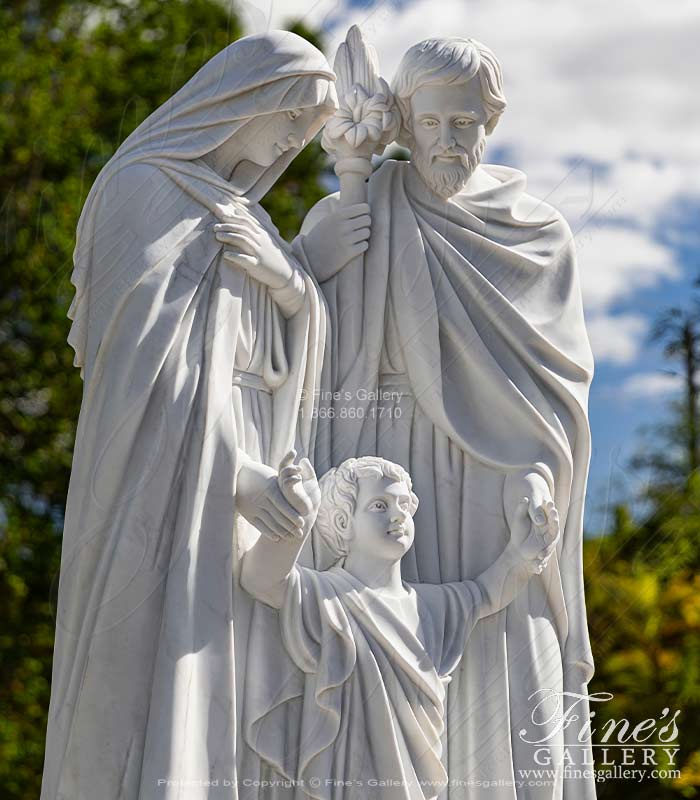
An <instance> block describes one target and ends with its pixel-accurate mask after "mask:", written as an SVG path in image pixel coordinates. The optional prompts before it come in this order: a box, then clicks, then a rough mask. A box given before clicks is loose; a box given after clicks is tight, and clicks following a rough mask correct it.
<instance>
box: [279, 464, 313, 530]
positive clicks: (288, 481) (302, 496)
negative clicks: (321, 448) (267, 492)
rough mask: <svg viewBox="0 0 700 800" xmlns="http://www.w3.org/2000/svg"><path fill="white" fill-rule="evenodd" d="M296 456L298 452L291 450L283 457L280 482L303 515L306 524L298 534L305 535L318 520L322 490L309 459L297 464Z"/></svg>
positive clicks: (285, 493)
mask: <svg viewBox="0 0 700 800" xmlns="http://www.w3.org/2000/svg"><path fill="white" fill-rule="evenodd" d="M295 458H296V453H295V452H294V450H290V451H289V453H287V455H286V456H285V457H284V458H283V459H282V462H281V463H280V469H279V476H278V482H279V487H280V489H281V491H282V495H283V496H284V498H285V499H286V500H287V502H288V503H289V504H290V505H291V506H293V508H294V509H295V510H296V511H298V512H299V514H301V516H302V517H303V520H304V524H303V526H302V528H301V530H300V531H299V534H298V535H300V536H305V535H306V534H307V533H308V532H309V531H310V530H311V527H312V525H313V524H314V522H315V521H316V515H317V514H318V507H319V505H320V504H321V490H320V489H319V486H318V481H317V480H316V473H315V472H314V468H313V467H312V466H311V462H310V461H309V459H308V458H302V459H301V461H300V462H299V463H298V464H295V463H294V459H295Z"/></svg>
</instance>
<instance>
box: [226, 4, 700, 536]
mask: <svg viewBox="0 0 700 800" xmlns="http://www.w3.org/2000/svg"><path fill="white" fill-rule="evenodd" d="M236 7H237V9H239V11H240V10H241V8H242V11H243V15H244V19H245V24H246V25H247V27H248V30H249V32H258V31H262V30H265V29H267V28H276V27H277V28H283V27H285V23H287V22H288V21H289V20H290V19H302V20H303V21H304V22H305V23H306V24H308V25H311V26H315V27H317V28H320V29H322V30H323V32H324V35H325V41H326V54H327V55H328V57H329V60H330V61H331V63H332V59H333V56H334V54H335V50H336V48H337V45H338V43H339V42H340V41H342V40H343V39H344V37H345V33H346V31H347V28H348V27H349V26H350V25H351V24H358V25H359V26H360V28H361V30H362V33H363V35H364V38H365V39H366V40H367V41H368V42H370V43H371V44H373V45H374V46H375V48H376V49H377V52H378V54H379V61H380V68H381V73H382V74H383V75H384V77H386V78H387V79H388V80H389V79H390V78H391V77H392V76H393V74H394V70H395V69H396V67H397V65H398V63H399V61H400V59H401V56H402V55H403V53H404V52H405V51H406V50H407V49H408V48H409V47H410V46H411V45H413V44H415V43H416V42H418V41H420V40H421V39H425V38H428V37H431V36H449V35H460V36H465V37H471V38H475V39H478V40H480V41H482V42H483V43H484V44H487V45H488V46H489V47H490V48H491V49H492V50H493V51H494V52H495V53H496V55H497V57H498V58H499V60H500V61H501V64H502V67H503V73H504V87H505V93H506V99H507V101H508V107H507V109H506V112H505V114H504V116H503V117H502V118H501V121H500V122H499V124H498V127H497V128H496V130H495V132H494V134H493V135H492V136H491V137H490V140H489V144H488V147H487V151H486V155H485V159H484V160H485V161H487V162H492V163H502V164H507V165H509V166H513V167H516V168H518V169H521V170H523V171H524V172H525V173H526V175H527V176H528V191H529V192H530V193H531V194H533V195H535V196H536V197H539V198H543V199H546V200H547V201H548V202H550V203H551V204H552V205H554V206H555V207H556V208H558V209H559V210H560V211H561V212H562V213H563V214H564V216H565V217H566V219H567V220H568V222H569V224H570V225H571V228H572V230H573V232H574V234H575V241H576V248H577V252H578V263H579V270H580V274H581V281H582V287H583V295H584V308H585V313H586V320H587V326H588V331H589V336H590V339H591V344H592V347H593V352H594V355H595V359H596V376H595V379H594V383H593V387H592V391H591V401H590V420H591V428H592V434H593V456H592V462H591V472H590V480H589V493H588V500H587V527H588V529H589V530H591V531H593V530H600V529H602V528H605V526H606V524H607V519H608V516H607V514H608V512H609V508H610V505H611V503H612V502H614V501H617V500H620V499H625V497H627V496H628V495H629V494H630V493H632V492H633V491H634V486H635V479H634V478H633V476H632V474H631V473H630V470H629V468H628V461H629V458H630V456H631V455H632V454H633V453H634V452H635V451H636V449H638V447H639V445H640V436H639V433H638V431H639V429H640V428H641V427H642V426H644V425H648V424H653V422H654V421H656V420H659V419H662V418H663V416H664V414H665V413H666V406H667V404H668V402H669V400H670V399H672V398H673V397H674V396H678V392H679V388H680V384H679V377H678V376H677V375H673V374H670V370H672V369H673V365H671V364H669V363H668V362H666V361H665V360H664V359H663V357H662V354H661V349H660V347H659V345H653V344H650V343H649V341H648V332H649V327H650V323H651V321H652V320H653V319H654V318H655V316H656V315H657V314H658V313H659V312H660V311H661V310H663V309H665V308H666V307H668V306H671V305H678V304H683V303H686V302H687V301H688V297H689V295H690V292H691V287H692V283H693V280H694V279H695V278H696V277H697V276H699V275H700V225H699V224H698V223H699V222H700V93H699V92H698V90H697V85H696V82H697V79H698V77H700V3H698V2H696V0H665V2H643V1H642V0H556V2H555V1H554V0H508V1H506V0H403V2H382V0H378V1H377V2H366V0H365V1H364V2H361V3H358V2H355V1H354V0H340V1H338V0H241V1H240V2H238V3H237V4H236Z"/></svg>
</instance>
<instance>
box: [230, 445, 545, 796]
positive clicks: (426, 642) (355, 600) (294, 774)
mask: <svg viewBox="0 0 700 800" xmlns="http://www.w3.org/2000/svg"><path fill="white" fill-rule="evenodd" d="M280 481H281V485H282V486H283V487H284V486H285V484H287V485H288V486H289V489H288V490H286V491H285V493H288V492H289V491H292V490H294V489H297V488H300V486H301V483H302V482H303V485H304V488H305V490H307V496H308V498H309V502H310V504H312V505H313V506H317V504H318V502H319V500H320V508H319V511H318V518H317V521H316V525H315V528H314V533H315V535H316V536H317V537H319V538H320V539H322V540H323V541H324V543H325V546H326V547H327V548H328V550H329V551H330V552H332V553H333V556H334V557H335V563H334V564H333V565H332V566H331V567H330V568H329V569H328V570H326V571H323V572H319V571H316V570H314V569H309V568H306V567H302V566H298V565H297V563H296V561H297V558H298V555H299V553H300V550H301V547H302V545H303V539H301V538H300V537H298V536H282V537H281V538H279V539H278V540H277V541H273V540H272V539H270V538H268V537H264V536H262V537H260V538H259V539H258V540H257V542H256V543H255V544H254V545H253V546H252V547H251V548H250V549H249V550H248V551H247V552H246V554H245V555H244V557H243V563H242V568H241V585H242V586H243V587H244V588H245V589H246V590H247V591H248V592H250V593H251V595H253V596H254V597H255V598H256V599H258V600H259V601H260V602H263V603H266V604H268V605H270V606H272V607H274V608H278V609H280V630H281V637H282V642H283V647H284V650H285V651H286V654H287V655H288V658H287V659H286V660H285V658H284V655H283V654H281V653H280V655H279V656H278V657H277V658H274V659H269V658H259V659H258V668H256V669H255V670H250V671H249V673H248V676H247V685H246V719H245V735H246V738H247V740H248V741H249V743H250V745H251V746H252V747H253V748H254V749H255V750H256V751H257V752H258V753H259V754H260V756H261V758H263V759H265V760H266V761H268V762H269V763H270V764H271V765H273V766H274V768H275V771H276V772H277V774H278V775H279V776H284V777H286V778H287V779H289V780H290V781H295V782H296V783H297V784H298V785H299V786H300V787H301V788H302V792H303V795H304V797H309V798H317V800H331V799H332V798H334V799H335V800H341V799H342V798H359V797H373V798H382V800H389V798H391V800H429V799H430V798H436V797H437V796H438V794H439V793H440V791H441V790H442V788H443V787H444V786H445V785H446V783H447V779H448V775H447V773H446V771H445V768H444V765H443V762H442V758H441V756H442V735H443V730H444V718H445V704H446V685H447V684H448V683H449V681H450V676H451V674H452V673H453V672H454V670H455V669H456V668H457V665H458V664H459V662H460V660H461V658H462V655H463V653H464V649H465V644H466V641H467V639H468V637H469V635H470V633H471V631H472V629H473V628H474V625H475V624H476V622H477V621H478V620H479V619H482V618H484V617H486V616H488V615H491V614H493V613H495V612H496V611H498V610H499V609H502V608H504V607H505V606H506V605H507V604H508V603H510V602H511V601H512V599H513V598H514V596H515V595H516V594H517V592H518V591H519V590H520V589H521V588H522V587H523V586H524V585H525V583H526V582H527V580H528V578H529V577H530V575H532V574H535V573H541V572H542V570H543V569H544V567H545V566H546V564H547V562H548V560H549V558H550V557H551V555H552V553H553V551H554V548H555V546H556V541H557V538H558V535H559V523H558V516H557V511H556V509H555V508H554V505H553V503H551V501H550V502H548V503H546V505H545V506H544V507H542V508H539V509H536V514H537V515H538V517H539V518H540V520H539V524H535V523H533V522H532V520H531V518H530V515H529V513H528V502H529V501H528V498H524V500H523V499H519V500H520V501H519V502H516V503H515V505H513V506H512V507H509V508H507V509H506V513H507V516H508V519H509V522H510V527H511V531H510V533H511V536H510V540H509V541H508V543H507V545H506V546H505V548H504V549H503V551H502V552H501V553H500V555H499V556H498V558H497V559H496V560H495V562H494V563H493V564H491V565H490V566H489V567H488V568H487V569H486V570H484V571H483V572H482V573H481V574H479V575H478V576H477V577H476V578H475V579H474V580H464V581H458V582H450V583H442V584H431V583H416V584H411V583H405V582H404V581H403V580H402V578H401V570H400V562H401V559H402V558H403V557H404V556H405V554H406V553H407V552H408V551H409V549H410V548H411V547H412V546H413V543H414V535H415V537H416V538H417V539H418V540H419V539H421V538H422V537H423V536H425V535H426V534H427V533H428V532H427V531H424V530H418V531H417V532H415V531H414V523H413V515H414V514H415V511H416V508H417V507H418V498H417V497H416V495H415V494H414V493H413V491H412V489H411V479H410V477H409V475H408V474H407V473H406V471H405V470H404V469H403V468H402V467H400V466H398V465H397V464H392V463H391V462H389V461H386V460H384V459H381V458H377V457H375V456H367V457H363V458H357V459H348V460H347V461H345V462H343V463H342V464H341V465H340V466H339V467H338V468H337V469H332V470H330V471H329V472H328V473H327V474H326V475H325V476H324V477H323V478H322V480H321V482H320V492H319V491H318V484H315V480H314V476H313V471H312V470H311V467H310V464H309V463H308V462H303V463H302V465H301V466H300V467H294V466H287V465H283V467H282V468H281V469H280ZM514 499H516V498H515V496H513V497H511V498H509V502H511V501H512V500H514ZM482 535H483V536H485V537H487V536H489V535H490V531H488V530H483V531H482ZM266 644H267V643H266V642H264V641H263V642H262V647H263V648H264V647H265V645H266ZM253 646H254V645H253ZM285 661H291V662H293V663H292V665H291V667H290V665H289V664H286V663H285ZM295 668H296V671H297V673H298V674H297V676H296V678H295V679H294V678H291V677H287V678H286V679H282V680H280V670H282V675H284V674H285V672H286V673H287V674H288V675H291V674H292V673H293V672H294V669H295ZM297 717H300V718H301V720H302V724H301V726H300V727H299V728H298V729H297V728H296V726H291V727H290V726H289V724H288V720H289V719H295V718H297ZM259 796H260V797H266V796H267V795H266V793H265V792H264V791H261V792H260V795H259Z"/></svg>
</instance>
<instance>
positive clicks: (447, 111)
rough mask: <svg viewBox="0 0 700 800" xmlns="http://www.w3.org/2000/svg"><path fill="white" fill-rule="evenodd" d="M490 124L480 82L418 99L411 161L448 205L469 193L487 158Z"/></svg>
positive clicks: (430, 90)
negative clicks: (466, 190)
mask: <svg viewBox="0 0 700 800" xmlns="http://www.w3.org/2000/svg"><path fill="white" fill-rule="evenodd" d="M487 121H488V112H487V111H486V109H485V108H484V103H483V100H482V97H481V88H480V83H479V80H478V78H474V79H472V80H470V81H469V82H467V83H455V84H450V85H448V86H421V88H420V89H417V90H416V92H415V93H414V94H413V96H412V97H411V129H412V132H413V140H414V144H413V152H412V153H411V160H412V162H413V165H414V166H415V168H416V169H417V170H418V172H419V173H420V175H421V177H422V178H423V180H424V181H425V183H426V184H427V185H428V187H429V188H430V189H431V190H432V191H433V192H435V194H437V195H439V196H440V197H443V198H445V199H447V198H449V197H452V196H453V195H455V194H457V193H458V192H459V191H461V190H462V189H463V188H464V186H465V185H466V183H467V181H468V180H469V178H470V177H471V175H472V173H473V172H474V170H475V169H476V168H477V167H478V166H479V163H480V162H481V158H482V156H483V154H484V147H485V146H486V128H485V126H486V122H487Z"/></svg>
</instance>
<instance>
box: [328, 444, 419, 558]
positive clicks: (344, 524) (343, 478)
mask: <svg viewBox="0 0 700 800" xmlns="http://www.w3.org/2000/svg"><path fill="white" fill-rule="evenodd" d="M365 477H372V478H382V477H386V478H393V479H394V480H395V481H397V482H398V481H403V482H404V483H405V484H406V486H408V489H409V491H410V490H411V489H412V486H413V484H412V483H411V476H410V475H409V474H408V472H406V470H405V469H404V468H403V467H401V466H399V464H394V463H393V462H391V461H387V460H386V459H385V458H379V457H378V456H362V457H361V458H348V459H347V460H346V461H343V463H342V464H341V465H340V466H339V467H336V468H334V469H330V470H328V472H326V474H325V475H324V476H323V477H322V478H321V480H320V481H319V487H320V489H321V505H320V507H319V509H318V517H317V518H316V524H315V525H314V533H315V535H316V536H317V537H319V538H320V540H321V541H322V542H323V545H324V546H325V548H326V549H327V550H328V551H329V553H330V554H331V556H332V557H333V562H332V563H333V564H337V563H338V562H339V561H341V560H343V559H345V557H346V556H347V554H348V553H349V551H350V543H351V541H352V532H351V527H350V521H351V520H352V517H353V515H354V513H355V507H356V504H357V489H358V480H359V479H360V478H365ZM417 508H418V498H417V497H416V495H415V494H414V493H413V492H412V491H411V506H410V509H409V511H410V514H411V516H413V515H414V514H415V513H416V509H417Z"/></svg>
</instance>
